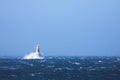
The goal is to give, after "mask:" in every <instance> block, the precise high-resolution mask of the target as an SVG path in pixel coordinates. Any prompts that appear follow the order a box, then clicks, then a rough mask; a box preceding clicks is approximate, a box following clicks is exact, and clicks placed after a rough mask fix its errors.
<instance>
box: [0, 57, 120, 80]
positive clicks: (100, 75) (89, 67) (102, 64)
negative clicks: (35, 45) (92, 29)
mask: <svg viewBox="0 0 120 80" xmlns="http://www.w3.org/2000/svg"><path fill="white" fill-rule="evenodd" d="M0 80H120V57H46V58H45V59H44V60H22V59H0Z"/></svg>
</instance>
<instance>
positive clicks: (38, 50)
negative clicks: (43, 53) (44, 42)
mask: <svg viewBox="0 0 120 80" xmlns="http://www.w3.org/2000/svg"><path fill="white" fill-rule="evenodd" d="M36 53H38V54H39V55H40V49H39V45H37V46H36Z"/></svg>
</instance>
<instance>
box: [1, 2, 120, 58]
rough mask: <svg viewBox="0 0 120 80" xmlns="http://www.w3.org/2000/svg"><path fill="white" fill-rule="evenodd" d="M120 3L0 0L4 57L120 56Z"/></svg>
mask: <svg viewBox="0 0 120 80" xmlns="http://www.w3.org/2000/svg"><path fill="white" fill-rule="evenodd" d="M119 4H120V0H0V56H23V55H25V54H27V53H29V52H31V51H34V50H35V46H36V45H37V44H40V46H41V52H43V53H44V54H45V55H46V56H48V55H49V56H120V5H119Z"/></svg>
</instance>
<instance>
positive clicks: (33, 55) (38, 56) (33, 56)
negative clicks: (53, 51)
mask: <svg viewBox="0 0 120 80" xmlns="http://www.w3.org/2000/svg"><path fill="white" fill-rule="evenodd" d="M23 59H44V57H43V56H42V55H41V54H40V48H39V45H37V46H36V51H35V52H32V53H29V54H27V55H25V56H24V57H23Z"/></svg>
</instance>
